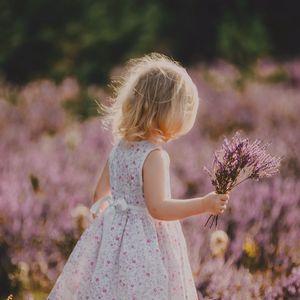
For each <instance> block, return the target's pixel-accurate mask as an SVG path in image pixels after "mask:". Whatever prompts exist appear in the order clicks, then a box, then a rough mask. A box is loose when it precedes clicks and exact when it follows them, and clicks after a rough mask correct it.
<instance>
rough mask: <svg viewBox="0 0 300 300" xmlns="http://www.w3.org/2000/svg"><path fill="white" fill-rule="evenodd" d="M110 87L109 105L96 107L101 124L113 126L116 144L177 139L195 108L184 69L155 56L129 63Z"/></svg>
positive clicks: (194, 91)
mask: <svg viewBox="0 0 300 300" xmlns="http://www.w3.org/2000/svg"><path fill="white" fill-rule="evenodd" d="M115 82H117V81H115ZM111 86H112V87H113V90H114V96H113V97H112V98H109V99H110V100H111V102H112V105H110V106H105V105H103V104H99V103H97V104H98V105H99V108H100V109H98V112H99V113H101V114H102V119H101V121H102V124H103V125H104V127H105V128H108V126H109V125H111V126H112V133H113V136H114V138H115V139H117V140H118V139H121V138H124V139H126V140H127V141H141V140H146V139H147V140H150V141H153V142H157V141H164V142H167V141H169V140H173V139H176V138H177V137H179V136H181V135H183V134H184V133H185V132H184V128H185V126H186V125H187V123H188V122H190V120H189V119H190V116H191V114H192V113H195V110H197V108H198V101H199V98H198V91H197V88H196V86H195V84H194V83H193V81H192V79H191V78H190V76H189V75H188V73H187V71H186V70H185V68H183V67H182V66H181V65H180V64H179V63H178V62H177V61H175V60H173V59H171V58H169V57H167V56H165V55H163V54H159V53H156V52H152V53H150V54H147V55H144V56H143V57H140V58H134V59H130V60H129V61H128V62H127V64H126V68H125V74H124V75H123V76H122V77H121V80H120V81H118V82H117V85H113V84H112V85H111Z"/></svg>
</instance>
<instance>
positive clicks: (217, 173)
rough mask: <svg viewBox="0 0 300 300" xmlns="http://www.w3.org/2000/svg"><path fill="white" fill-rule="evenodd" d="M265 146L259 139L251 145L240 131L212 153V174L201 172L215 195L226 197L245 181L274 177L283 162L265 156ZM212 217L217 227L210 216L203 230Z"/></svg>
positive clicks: (215, 218)
mask: <svg viewBox="0 0 300 300" xmlns="http://www.w3.org/2000/svg"><path fill="white" fill-rule="evenodd" d="M267 146H268V144H263V143H262V141H261V140H258V139H256V140H255V141H254V142H252V143H250V141H249V139H248V138H242V137H241V134H240V132H239V131H237V132H236V133H235V135H234V136H233V138H232V140H231V141H229V140H228V139H227V138H226V137H225V139H224V142H223V145H222V148H221V150H219V151H216V152H215V153H214V160H213V165H212V171H209V170H208V169H207V168H206V167H205V168H204V170H205V171H207V172H208V174H209V175H210V177H211V182H212V185H213V186H214V187H215V189H216V192H217V193H218V194H225V193H227V192H229V191H231V190H232V189H233V188H234V187H236V186H237V185H238V184H240V183H241V182H243V181H245V180H247V179H255V180H259V179H262V178H265V177H271V176H273V175H274V174H276V173H277V172H278V171H279V166H280V163H281V159H282V158H281V157H274V156H272V155H270V154H269V153H267V152H266V148H267ZM211 217H213V219H212V223H211V226H212V224H213V223H214V221H215V222H216V226H217V221H218V215H216V216H213V215H210V217H209V218H208V220H207V222H206V223H205V226H206V224H207V223H208V221H209V220H210V218H211ZM211 226H210V227H211Z"/></svg>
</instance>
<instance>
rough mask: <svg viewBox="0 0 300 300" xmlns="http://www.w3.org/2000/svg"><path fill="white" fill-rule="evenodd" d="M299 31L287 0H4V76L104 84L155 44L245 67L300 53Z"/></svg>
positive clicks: (0, 27) (181, 55) (0, 8)
mask: <svg viewBox="0 0 300 300" xmlns="http://www.w3.org/2000/svg"><path fill="white" fill-rule="evenodd" d="M299 33H300V18H299V16H298V3H297V1H290V0H286V1H279V0H272V1H271V0H260V1H258V0H222V1H221V0H209V1H208V0H207V1H204V0H202V1H201V0H184V1H182V0H143V1H142V0H139V1H138V0H123V1H116V0H84V1H80V0H60V1H59V2H57V1H52V0H27V1H20V0H10V1H6V0H0V44H1V48H0V77H1V78H2V79H4V80H7V81H11V82H15V83H25V82H27V81H29V80H31V79H34V78H38V77H41V76H42V77H52V78H54V79H55V80H60V79H62V78H63V77H65V76H67V75H74V76H76V77H77V78H78V79H79V80H80V81H81V82H82V83H102V84H103V83H106V82H107V80H108V73H109V70H110V69H111V68H112V67H113V66H114V65H117V64H119V63H123V62H124V61H126V60H127V59H128V58H130V57H134V56H137V55H141V54H143V53H145V52H150V51H158V52H163V53H165V54H168V55H171V56H172V57H173V58H175V59H178V60H180V61H181V62H183V63H184V64H186V65H189V64H192V63H193V62H195V61H198V60H206V61H209V60H211V59H214V58H216V57H221V58H224V59H226V60H229V61H231V62H233V63H234V64H236V65H237V66H239V67H240V68H241V69H247V68H248V67H249V66H251V64H252V63H253V62H255V60H256V58H257V57H260V56H264V55H271V56H273V57H275V58H278V59H285V58H287V57H292V56H296V55H297V54H299V50H300V40H299V39H297V36H298V35H299Z"/></svg>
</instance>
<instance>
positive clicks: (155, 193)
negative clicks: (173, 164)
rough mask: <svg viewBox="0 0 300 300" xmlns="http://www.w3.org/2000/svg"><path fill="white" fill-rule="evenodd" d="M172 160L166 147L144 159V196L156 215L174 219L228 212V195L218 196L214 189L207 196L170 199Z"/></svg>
mask: <svg viewBox="0 0 300 300" xmlns="http://www.w3.org/2000/svg"><path fill="white" fill-rule="evenodd" d="M169 162H170V160H169V156H168V153H167V152H166V151H165V150H164V149H155V150H153V151H151V152H150V153H149V155H148V156H147V158H146V159H145V161H144V166H143V179H144V184H143V190H144V197H145V201H146V206H147V208H148V210H149V213H150V214H151V216H152V217H153V218H156V219H160V220H166V221H170V220H180V219H184V218H187V217H190V216H194V215H197V214H201V213H205V212H211V213H212V212H214V213H223V212H224V210H225V208H226V204H227V201H228V196H227V195H217V194H215V193H214V192H212V193H209V194H207V195H206V196H204V197H196V198H190V199H170V198H169V197H168V188H169V186H168V185H169V182H170V181H169V180H170V175H169Z"/></svg>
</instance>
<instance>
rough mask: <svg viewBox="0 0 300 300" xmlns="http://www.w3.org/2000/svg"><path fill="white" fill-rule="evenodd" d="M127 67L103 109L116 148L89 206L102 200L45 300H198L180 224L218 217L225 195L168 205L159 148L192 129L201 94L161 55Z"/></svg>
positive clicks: (164, 158)
mask: <svg viewBox="0 0 300 300" xmlns="http://www.w3.org/2000/svg"><path fill="white" fill-rule="evenodd" d="M127 67H128V69H127V73H126V77H124V78H125V80H124V81H123V83H122V84H121V85H120V86H119V87H118V89H117V93H116V97H115V99H114V103H113V105H112V106H110V107H105V106H103V107H102V108H104V109H106V112H107V114H106V117H105V118H104V119H103V120H104V123H105V122H106V121H109V122H111V124H112V129H113V133H114V136H115V137H116V143H115V144H114V146H113V149H112V151H111V153H110V155H109V158H108V160H107V162H106V164H105V167H104V169H103V172H102V175H101V177H100V179H99V182H98V185H97V188H96V191H95V196H94V201H96V200H97V199H100V198H101V200H98V201H97V202H95V204H94V205H93V207H92V209H91V210H92V211H93V212H94V215H93V216H94V219H93V220H92V222H91V224H90V225H89V226H88V228H87V229H86V230H85V232H84V233H83V234H82V236H81V237H80V239H79V241H78V242H77V244H76V246H75V248H74V249H73V252H72V253H71V255H70V257H69V259H68V261H67V263H66V264H65V266H64V269H63V271H62V273H61V274H60V276H59V278H58V279H57V281H56V283H55V285H54V287H53V289H52V291H51V293H50V295H49V296H48V300H61V299H63V300H75V299H78V300H85V299H89V300H96V299H103V300H133V299H135V300H150V299H155V300H196V299H198V296H197V291H196V287H195V284H194V281H193V276H192V271H191V267H190V264H189V259H188V253H187V247H186V242H185V238H184V235H183V232H182V228H181V223H180V221H179V220H180V219H183V218H187V217H190V216H193V215H197V214H201V213H213V214H220V213H223V212H224V210H225V209H226V205H227V201H228V199H229V196H228V195H227V194H222V195H218V194H216V193H215V192H211V193H209V194H207V195H206V196H204V197H196V198H192V199H185V200H179V199H172V198H171V192H170V181H169V180H170V178H169V163H170V161H169V156H168V154H167V152H166V151H165V150H164V149H163V143H166V142H168V141H171V140H174V139H176V138H178V137H179V136H182V135H184V134H185V133H187V132H188V131H189V130H190V129H191V128H192V126H193V124H194V121H195V118H196V113H197V109H198V104H199V99H198V92H197V89H196V86H195V85H194V83H193V82H192V80H191V78H190V77H189V76H188V74H187V72H186V70H185V69H184V68H183V67H182V66H181V65H180V64H179V63H178V62H176V61H174V60H172V59H171V58H168V57H166V56H164V55H162V54H158V53H151V54H149V55H145V56H144V57H142V58H138V59H131V60H130V61H129V63H128V65H127ZM104 203H105V204H106V206H105V205H103V204H104ZM100 207H101V209H102V210H101V213H99V214H98V213H97V212H99V209H98V208H100Z"/></svg>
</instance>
